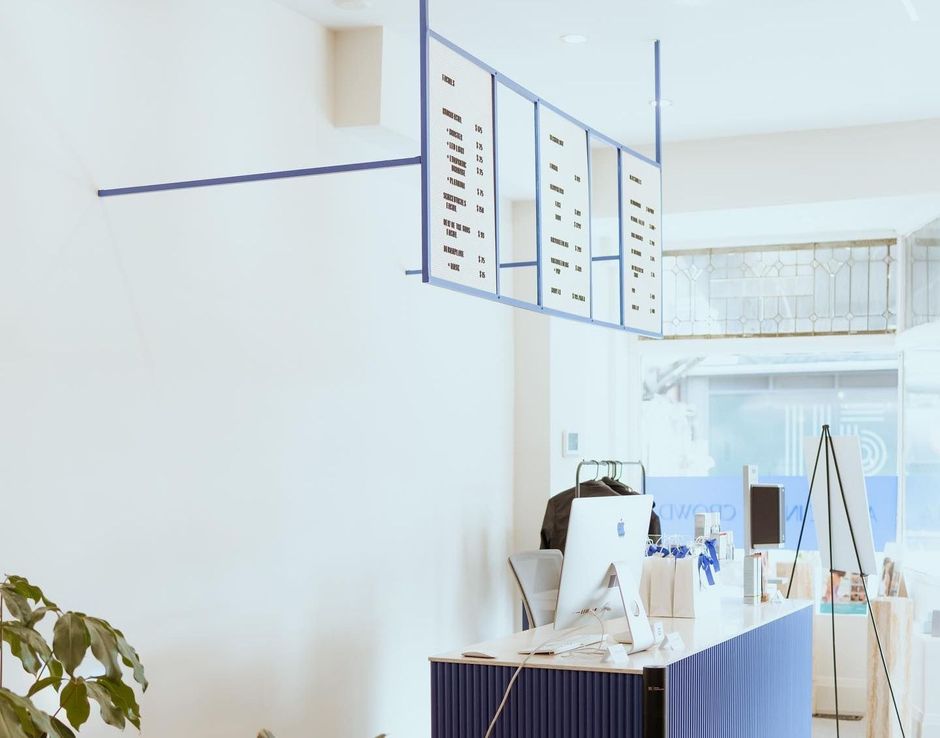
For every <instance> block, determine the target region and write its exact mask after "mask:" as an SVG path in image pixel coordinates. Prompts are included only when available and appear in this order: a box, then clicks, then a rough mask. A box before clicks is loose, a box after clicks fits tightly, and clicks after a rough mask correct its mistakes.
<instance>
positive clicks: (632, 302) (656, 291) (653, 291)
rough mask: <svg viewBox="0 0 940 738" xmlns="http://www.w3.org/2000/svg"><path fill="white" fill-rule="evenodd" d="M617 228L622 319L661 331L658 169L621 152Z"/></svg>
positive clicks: (635, 326)
mask: <svg viewBox="0 0 940 738" xmlns="http://www.w3.org/2000/svg"><path fill="white" fill-rule="evenodd" d="M620 157H621V172H620V181H621V192H622V196H623V202H622V203H621V208H622V210H621V212H622V218H621V221H620V228H621V230H622V234H623V323H624V326H626V327H627V328H630V329H634V330H640V331H645V332H646V333H653V334H655V335H660V333H661V332H662V295H661V291H662V272H661V271H660V270H661V267H662V263H661V262H662V254H663V245H662V241H661V240H660V236H661V229H662V191H661V189H660V177H661V173H660V171H659V168H658V167H655V166H653V165H652V164H650V163H648V162H646V161H643V160H642V159H638V158H636V157H635V156H631V155H630V154H627V153H626V152H621V154H620Z"/></svg>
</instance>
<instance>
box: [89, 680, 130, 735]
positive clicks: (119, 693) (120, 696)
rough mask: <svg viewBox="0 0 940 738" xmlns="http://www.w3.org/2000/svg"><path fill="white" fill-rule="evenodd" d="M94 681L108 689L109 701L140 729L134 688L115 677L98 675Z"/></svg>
mask: <svg viewBox="0 0 940 738" xmlns="http://www.w3.org/2000/svg"><path fill="white" fill-rule="evenodd" d="M95 681H96V682H97V683H98V684H100V685H101V686H102V687H104V688H105V689H106V690H107V691H108V694H110V695H111V701H112V702H113V703H114V704H115V705H116V706H117V708H118V709H119V710H121V712H123V713H124V717H126V718H127V721H128V722H129V723H131V725H133V726H134V727H135V728H137V729H138V730H140V706H139V705H138V704H137V697H136V696H135V695H134V690H133V689H131V688H130V687H128V686H127V685H126V684H125V683H124V682H122V681H119V680H116V679H108V678H107V677H100V678H99V679H96V680H95Z"/></svg>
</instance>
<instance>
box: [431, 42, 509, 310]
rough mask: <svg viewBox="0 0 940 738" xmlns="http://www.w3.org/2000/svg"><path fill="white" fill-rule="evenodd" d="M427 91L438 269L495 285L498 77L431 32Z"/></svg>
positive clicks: (478, 284) (450, 278)
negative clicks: (495, 83)
mask: <svg viewBox="0 0 940 738" xmlns="http://www.w3.org/2000/svg"><path fill="white" fill-rule="evenodd" d="M426 94H427V96H428V162H427V167H428V182H429V195H428V197H429V203H428V205H429V219H430V223H429V230H430V233H429V244H428V248H429V252H430V274H431V276H432V277H435V278H437V279H441V280H446V281H447V282H452V283H456V284H458V285H462V286H464V287H472V288H475V289H479V290H484V291H486V292H492V293H495V292H496V270H497V269H498V265H497V263H496V218H495V215H496V207H495V202H496V201H495V197H494V184H495V182H494V179H493V174H494V172H495V169H496V167H495V164H494V160H493V78H492V76H491V75H490V73H489V72H487V71H486V70H484V69H482V68H481V67H479V66H477V65H476V64H474V63H473V62H471V61H469V60H468V59H466V58H464V57H463V56H461V55H460V54H457V53H456V52H454V51H452V50H451V49H449V48H447V47H446V46H444V45H443V44H441V43H440V42H438V41H435V40H433V39H430V40H429V45H428V89H427V92H426Z"/></svg>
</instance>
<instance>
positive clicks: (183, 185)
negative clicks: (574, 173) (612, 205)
mask: <svg viewBox="0 0 940 738" xmlns="http://www.w3.org/2000/svg"><path fill="white" fill-rule="evenodd" d="M418 3H419V10H418V16H419V23H420V39H419V55H420V76H421V100H420V105H421V123H420V126H421V154H420V156H412V157H406V158H399V159H382V160H378V161H365V162H354V163H351V164H334V165H327V166H320V167H307V168H303V169H287V170H279V171H273V172H258V173H254V174H240V175H234V176H228V177H213V178H207V179H192V180H182V181H178V182H162V183H155V184H147V185H136V186H132V187H116V188H110V189H99V190H98V197H115V196H120V195H132V194H141V193H147V192H160V191H166V190H180V189H192V188H197V187H212V186H217V185H228V184H240V183H245V182H260V181H266V180H274V179H288V178H293V177H310V176H317V175H321V174H341V173H345V172H356V171H366V170H371V169H386V168H392V167H404V166H415V165H420V166H421V215H422V218H421V269H420V270H417V269H409V270H406V271H405V274H407V275H417V274H420V275H421V279H422V281H423V282H425V283H428V284H434V285H437V286H440V287H447V288H449V289H453V290H455V291H458V292H464V293H466V294H471V295H474V296H477V297H484V298H486V299H490V300H496V301H500V302H504V303H506V304H507V305H512V306H515V307H521V308H524V309H528V310H534V311H537V312H542V313H546V314H548V315H555V316H558V317H562V318H567V319H570V320H576V321H579V322H585V323H591V324H593V325H601V326H604V327H610V328H617V329H620V330H625V331H629V332H632V333H638V334H641V335H648V336H657V337H659V336H662V333H663V331H662V320H663V316H662V307H661V305H660V307H659V312H660V331H659V333H658V334H657V333H651V332H648V331H642V330H638V329H634V328H628V327H627V326H625V325H624V324H623V323H624V317H625V316H624V314H623V312H624V311H623V287H624V285H623V282H624V276H623V268H622V267H621V270H620V293H621V299H620V313H621V321H620V324H619V325H615V324H612V323H609V322H606V321H600V320H595V319H594V274H593V266H591V267H590V271H589V279H590V285H589V296H590V300H589V308H590V314H589V315H590V317H587V318H585V317H583V316H580V315H575V314H572V313H566V312H562V311H558V310H552V309H549V308H545V307H544V306H543V304H542V258H541V257H542V233H541V207H542V206H541V199H542V197H541V192H540V185H541V172H540V166H541V163H540V161H539V159H540V153H541V152H540V146H541V142H540V140H539V134H540V111H541V109H542V108H543V107H544V108H547V109H548V110H551V111H552V112H554V113H556V114H558V115H560V116H561V117H563V118H565V119H567V120H569V121H570V122H572V123H573V124H575V125H576V126H578V127H579V128H581V129H583V130H584V131H585V134H586V146H587V154H588V157H587V158H588V202H589V205H588V209H589V212H588V253H589V256H590V259H589V264H590V265H593V263H594V262H595V261H608V260H613V259H615V258H616V259H619V260H620V262H621V264H622V263H623V223H622V217H623V212H622V210H623V207H622V202H620V200H621V196H622V192H621V189H622V183H621V182H620V168H621V161H622V156H623V155H624V154H627V155H629V156H633V157H636V158H637V159H639V160H641V161H644V162H647V163H648V164H651V165H653V166H655V167H657V168H659V169H660V170H661V169H662V164H661V162H662V147H661V133H660V124H661V115H660V112H661V111H660V108H661V104H660V103H661V96H660V91H661V90H660V48H659V41H658V40H657V41H656V42H655V44H654V62H655V93H656V105H655V126H656V159H655V161H654V160H652V159H649V158H648V157H646V156H643V155H642V154H640V153H639V152H637V151H634V150H633V149H631V148H630V147H628V146H625V145H623V144H621V143H619V142H617V141H615V140H614V139H612V138H610V137H609V136H606V135H605V134H603V133H601V132H600V131H598V130H596V129H594V128H592V127H591V126H588V125H586V124H584V123H582V122H581V121H580V120H578V119H577V118H575V117H574V116H571V115H569V114H568V113H566V112H565V111H563V110H561V109H560V108H558V107H556V106H554V105H552V104H551V103H549V102H548V101H546V100H544V99H543V98H541V97H540V96H538V95H536V94H535V93H534V92H532V91H530V90H529V89H527V88H525V87H523V86H522V85H520V84H519V83H518V82H515V81H514V80H512V79H510V78H509V77H507V76H505V75H504V74H502V73H501V72H499V71H498V70H496V69H494V68H493V67H491V66H490V65H488V64H486V63H485V62H483V61H482V60H480V59H478V58H477V57H475V56H473V55H472V54H470V53H469V52H467V51H465V50H464V49H462V48H461V47H459V46H457V44H455V43H453V42H452V41H450V40H449V39H447V38H445V37H444V36H442V35H440V34H439V33H437V32H436V31H434V30H432V29H431V28H430V25H429V19H428V0H418ZM430 39H434V40H435V41H438V42H439V43H441V44H443V45H444V46H446V47H447V48H449V49H451V50H452V51H454V52H455V53H457V54H459V55H460V56H462V57H464V58H465V59H467V60H469V61H470V62H472V63H473V64H475V65H477V66H478V67H480V68H481V69H483V70H485V71H486V72H488V73H489V74H490V77H491V88H492V107H493V110H492V117H493V123H492V127H493V130H492V135H493V138H492V141H493V192H494V212H493V228H494V231H493V238H494V251H495V262H494V268H495V269H496V275H495V277H496V292H495V293H491V292H487V291H484V290H479V289H476V288H470V287H464V286H463V285H459V284H456V283H454V282H451V281H449V280H446V279H441V278H439V277H433V276H432V275H431V258H430V257H431V245H430V173H429V166H430V160H429V156H430V151H429V145H430V144H429V134H428V125H429V110H428V94H429V84H428V46H429V43H428V42H429V40H430ZM497 83H499V84H502V85H503V86H505V87H506V88H507V89H510V90H512V91H513V92H515V93H517V94H519V95H521V96H522V97H523V98H525V99H527V100H529V101H530V102H531V103H532V104H533V115H534V125H535V169H536V171H535V179H536V197H535V200H536V260H535V261H534V262H530V261H518V262H507V263H500V234H499V228H500V222H499V177H498V171H497V170H498V166H499V156H498V152H499V149H498V146H499V142H498V139H499V136H498V133H497V131H498V128H497V87H496V85H497ZM591 137H594V138H596V139H598V140H599V141H601V142H604V143H606V144H609V145H610V146H613V147H615V148H616V149H617V169H618V182H617V187H618V220H619V221H620V228H619V229H618V241H619V254H618V256H616V257H610V256H602V257H594V256H593V251H592V249H593V229H592V228H591V222H590V221H591V212H590V210H591V199H590V197H591V196H590V192H591V157H590V139H591ZM661 198H662V177H660V201H661ZM661 241H662V233H660V242H661ZM530 266H534V267H535V268H536V269H537V302H536V303H535V304H533V303H528V302H525V301H522V300H517V299H515V298H510V297H506V296H504V295H502V293H501V284H500V270H501V269H506V268H519V267H530ZM659 268H660V295H661V294H662V286H661V285H662V265H661V264H660V265H659Z"/></svg>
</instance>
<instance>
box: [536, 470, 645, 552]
mask: <svg viewBox="0 0 940 738" xmlns="http://www.w3.org/2000/svg"><path fill="white" fill-rule="evenodd" d="M625 494H626V495H635V494H638V493H637V492H636V491H634V490H632V489H630V488H629V487H627V486H626V485H625V484H622V483H621V482H618V481H616V480H614V479H608V478H606V477H605V478H604V479H603V480H599V481H590V482H582V483H581V496H582V497H615V496H618V495H625ZM573 499H574V487H572V488H571V489H566V490H565V491H564V492H559V493H558V494H557V495H555V496H554V497H551V498H550V499H549V500H548V504H547V505H546V506H545V517H544V519H543V520H542V535H541V539H542V540H541V548H543V549H545V548H557V549H558V550H559V551H561V552H562V553H564V552H565V542H566V541H567V539H568V519H569V518H570V517H571V501H572V500H573ZM649 531H650V536H651V537H652V536H654V535H656V536H660V535H661V534H662V526H661V525H660V521H659V515H657V514H656V512H655V511H654V512H653V514H652V515H651V516H650V527H649ZM656 540H658V538H657V539H656Z"/></svg>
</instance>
